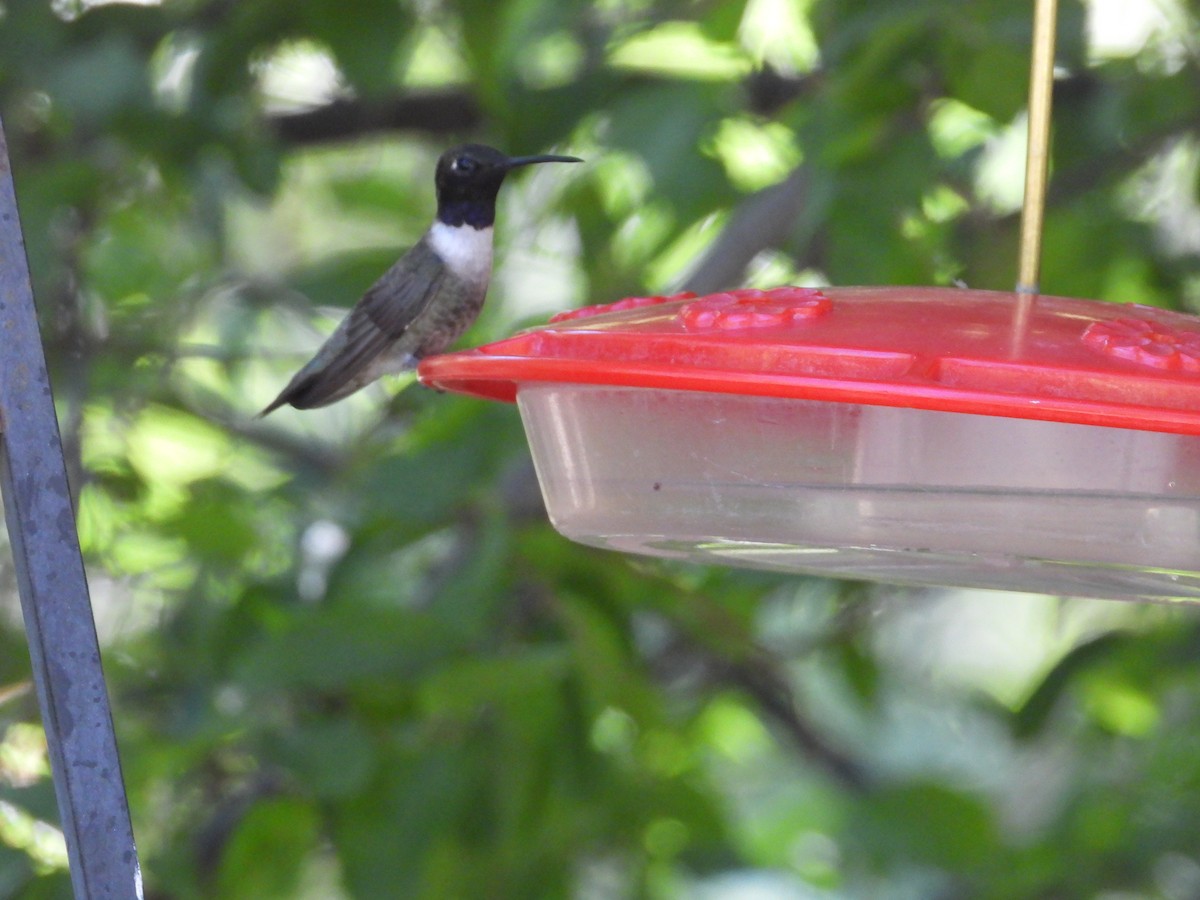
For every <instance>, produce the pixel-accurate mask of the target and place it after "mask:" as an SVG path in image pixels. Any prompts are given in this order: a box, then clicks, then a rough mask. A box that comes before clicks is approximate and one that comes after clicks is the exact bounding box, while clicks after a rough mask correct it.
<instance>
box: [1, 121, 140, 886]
mask: <svg viewBox="0 0 1200 900" xmlns="http://www.w3.org/2000/svg"><path fill="white" fill-rule="evenodd" d="M0 426H2V431H0V490H2V491H3V494H4V514H5V519H6V523H7V526H8V536H9V542H10V543H11V544H12V551H13V562H14V564H15V566H16V573H17V584H18V587H19V588H20V592H21V608H22V611H23V612H24V615H25V631H26V634H27V636H28V638H29V655H30V657H31V659H32V661H33V677H34V680H35V682H36V683H37V692H38V701H39V702H40V704H41V709H42V724H43V726H44V727H45V729H46V742H47V744H48V745H49V748H50V764H51V767H52V768H53V771H54V788H55V791H56V792H57V795H58V809H59V813H60V815H61V817H62V830H63V833H64V834H65V835H66V838H67V854H68V856H69V858H70V864H71V883H72V884H73V885H74V888H75V896H76V897H77V898H79V900H92V898H113V900H118V898H120V900H127V898H140V897H141V896H142V880H141V873H140V871H139V869H138V858H137V850H136V849H135V847H134V843H133V828H132V826H131V825H130V821H129V804H128V801H127V800H126V797H125V784H124V781H123V779H122V777H121V763H120V760H119V759H118V757H117V739H116V735H115V734H114V733H113V723H112V713H111V712H110V711H109V706H108V694H107V692H106V690H105V685H104V672H103V670H102V669H101V667H100V647H99V644H98V643H97V641H96V626H95V622H94V621H93V619H92V604H91V600H90V598H89V597H88V588H87V581H86V579H85V577H84V571H83V557H82V556H81V555H80V551H79V536H78V533H77V532H76V530H75V514H74V511H73V510H72V508H71V495H70V491H69V490H68V488H67V470H66V463H65V461H64V459H63V450H62V440H61V437H60V435H59V430H58V420H57V418H56V417H55V413H54V398H53V396H52V395H51V393H50V378H49V376H48V374H47V372H46V358H45V354H44V352H43V350H42V341H41V335H40V333H39V332H38V323H37V313H36V311H35V309H34V306H33V290H32V288H31V286H30V282H29V263H28V261H27V260H26V257H25V246H24V242H23V240H22V238H21V223H20V219H19V218H18V215H17V200H16V195H15V193H14V191H13V180H12V171H11V166H10V163H9V157H8V143H7V141H6V140H5V137H4V126H3V124H2V123H0Z"/></svg>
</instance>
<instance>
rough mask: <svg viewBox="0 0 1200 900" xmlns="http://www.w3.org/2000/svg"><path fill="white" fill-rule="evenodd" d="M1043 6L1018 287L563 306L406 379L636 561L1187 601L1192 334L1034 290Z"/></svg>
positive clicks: (1196, 471) (566, 527)
mask: <svg viewBox="0 0 1200 900" xmlns="http://www.w3.org/2000/svg"><path fill="white" fill-rule="evenodd" d="M1054 20H1055V8H1054V0H1038V5H1037V10H1036V13H1035V28H1034V52H1033V64H1032V77H1031V89H1030V116H1029V119H1030V139H1029V155H1028V163H1027V169H1026V202H1025V208H1024V213H1023V217H1022V246H1021V259H1020V280H1019V287H1018V290H1017V291H1016V292H1014V293H1000V292H990V291H978V290H967V289H957V288H909V287H879V288H822V289H819V290H818V289H812V288H797V287H783V288H776V289H774V290H766V291H760V290H734V291H729V292H725V293H719V294H711V295H708V296H703V297H697V296H694V295H692V294H680V295H675V296H671V297H641V298H630V299H627V300H622V301H620V302H617V303H612V304H608V305H601V306H593V307H588V308H585V309H582V310H573V311H571V312H567V313H562V314H559V315H558V316H556V317H554V319H552V320H551V322H550V323H549V324H548V325H546V326H544V327H541V328H537V329H533V330H530V331H527V332H524V333H521V334H518V335H516V336H514V337H511V338H508V339H506V340H501V341H498V342H496V343H492V344H489V345H487V346H484V347H481V348H478V349H474V350H469V351H465V352H460V353H453V354H448V355H443V356H435V357H430V358H428V359H426V360H425V361H424V362H423V363H422V364H421V367H420V370H419V372H420V377H421V379H422V381H423V382H424V383H426V384H429V385H432V386H435V387H438V388H442V389H445V390H450V391H457V392H460V393H464V394H470V395H474V396H479V397H486V398H490V399H495V400H503V401H513V400H515V401H516V403H517V405H518V407H519V408H520V411H521V415H522V419H523V422H524V424H525V428H526V433H527V435H528V438H529V443H530V446H531V450H532V454H533V460H534V463H535V466H536V468H537V472H538V477H539V481H540V483H541V487H542V493H543V496H544V498H545V502H546V506H547V510H548V512H549V515H550V518H551V521H552V522H553V523H554V525H555V527H556V528H558V530H559V531H561V532H562V533H563V534H564V535H566V536H567V537H570V538H572V539H575V540H578V541H582V542H584V543H588V544H595V545H598V546H603V547H609V548H613V549H617V550H623V551H630V552H636V553H645V554H651V555H655V556H661V557H667V558H675V559H690V560H696V561H707V562H720V563H729V564H735V565H745V566H753V567H759V568H771V569H782V570H788V571H797V572H805V573H815V574H822V575H831V576H838V577H852V578H865V579H871V580H879V581H887V582H896V583H909V584H919V585H957V586H974V587H987V588H998V589H1006V590H1024V591H1038V592H1045V593H1057V594H1070V595H1082V596H1092V597H1111V598H1119V599H1131V600H1174V599H1182V600H1193V601H1200V317H1195V316H1189V315H1184V314H1181V313H1175V312H1169V311H1166V310H1161V309H1156V308H1150V307H1143V306H1137V305H1132V304H1117V303H1106V302H1099V301H1093V300H1079V299H1069V298H1064V297H1052V296H1045V295H1041V294H1039V293H1038V291H1037V286H1036V285H1037V280H1038V253H1039V247H1040V243H1041V227H1042V226H1041V223H1042V210H1043V207H1044V198H1045V183H1046V158H1047V153H1046V146H1047V142H1048V135H1049V110H1050V92H1051V86H1052V78H1053V72H1052V63H1053V42H1054V27H1055V22H1054Z"/></svg>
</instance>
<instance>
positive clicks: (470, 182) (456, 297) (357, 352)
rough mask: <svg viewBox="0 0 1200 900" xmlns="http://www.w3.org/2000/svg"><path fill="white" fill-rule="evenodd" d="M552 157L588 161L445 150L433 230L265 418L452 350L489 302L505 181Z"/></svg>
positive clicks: (324, 400) (472, 147)
mask: <svg viewBox="0 0 1200 900" xmlns="http://www.w3.org/2000/svg"><path fill="white" fill-rule="evenodd" d="M549 162H564V163H566V162H583V160H581V159H579V158H578V157H575V156H554V155H543V156H506V155H505V154H503V153H501V152H500V151H499V150H496V149H494V148H492V147H487V146H485V145H483V144H464V145H462V146H461V147H455V148H454V149H452V150H448V151H446V152H445V153H443V154H442V156H441V157H440V158H439V159H438V163H437V172H436V175H435V177H434V183H435V186H436V189H437V218H436V219H434V222H433V224H432V225H431V226H430V227H429V230H428V231H426V232H425V234H424V235H422V236H421V239H420V240H419V241H418V242H417V243H416V244H415V245H414V246H413V248H412V249H411V250H409V251H408V252H407V253H405V254H404V255H403V256H401V257H400V259H399V260H397V261H396V263H395V264H394V265H393V266H392V267H391V268H390V269H388V270H387V271H386V272H384V273H383V275H381V276H380V277H379V280H378V281H376V282H375V283H374V284H373V285H371V287H370V288H368V289H367V292H366V293H365V294H363V296H362V299H360V300H359V301H358V303H357V304H355V306H354V308H353V309H352V310H350V312H349V313H348V314H347V315H346V318H345V319H343V320H342V323H341V324H340V325H338V327H337V329H336V330H335V331H334V332H333V334H332V335H330V336H329V339H328V340H326V341H325V343H324V344H323V345H322V346H321V349H320V350H318V351H317V354H316V356H314V357H313V358H312V359H311V360H310V361H309V362H308V364H307V365H305V366H304V367H303V368H302V369H301V370H300V371H299V372H297V373H296V374H295V375H294V376H292V380H291V381H289V382H288V384H287V386H286V387H285V388H284V389H283V390H282V391H280V393H279V396H278V397H276V398H275V399H274V400H272V401H271V403H270V404H268V405H267V407H266V408H265V409H264V410H263V411H262V412H261V413H259V416H265V415H267V413H269V412H271V411H272V410H275V409H277V408H279V407H280V406H283V405H284V404H285V403H290V404H291V405H292V406H294V407H295V408H296V409H312V408H314V407H318V406H327V405H328V404H330V403H333V402H335V401H337V400H341V399H342V398H343V397H347V396H349V395H350V394H353V393H354V392H355V391H357V390H358V389H359V388H362V387H365V386H366V385H368V384H370V383H371V382H372V381H375V380H376V379H377V378H379V377H380V376H382V375H387V374H394V373H397V372H403V371H405V370H407V369H412V368H415V367H416V365H417V363H418V362H419V361H420V360H421V358H422V357H425V356H429V355H431V354H434V353H441V352H442V351H443V350H445V349H446V348H447V347H448V346H450V344H451V343H453V342H454V340H455V339H456V338H457V337H458V336H459V335H460V334H462V333H463V331H465V330H466V328H467V326H469V325H470V324H471V323H472V322H474V321H475V318H476V317H477V316H478V315H479V310H480V309H481V308H482V307H483V299H484V296H485V295H486V294H487V289H488V282H489V280H490V279H491V275H492V225H493V223H494V222H495V219H496V195H497V194H498V193H499V192H500V185H501V184H503V183H504V178H505V176H506V175H508V173H509V172H511V171H512V170H513V169H516V168H519V167H520V166H528V165H532V164H534V163H549Z"/></svg>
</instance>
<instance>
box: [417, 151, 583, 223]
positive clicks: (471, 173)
mask: <svg viewBox="0 0 1200 900" xmlns="http://www.w3.org/2000/svg"><path fill="white" fill-rule="evenodd" d="M544 162H583V160H581V159H579V158H578V157H575V156H505V155H504V154H503V153H501V152H500V151H499V150H496V149H494V148H492V147H487V146H485V145H483V144H463V145H462V146H461V147H455V148H454V149H453V150H447V151H446V152H445V153H443V154H442V157H441V159H439V160H438V164H437V176H436V184H437V198H438V221H441V222H444V223H446V224H447V225H470V226H471V227H472V228H487V227H488V226H490V225H491V224H492V222H493V221H495V218H496V194H498V193H499V192H500V185H501V184H503V183H504V176H505V175H507V174H508V173H509V172H511V171H512V170H513V169H515V168H517V167H518V166H528V165H531V164H533V163H544Z"/></svg>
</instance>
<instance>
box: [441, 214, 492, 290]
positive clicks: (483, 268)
mask: <svg viewBox="0 0 1200 900" xmlns="http://www.w3.org/2000/svg"><path fill="white" fill-rule="evenodd" d="M429 247H430V249H432V250H433V252H434V253H436V254H437V255H438V257H439V258H440V259H441V260H442V262H444V263H445V264H446V268H448V269H449V270H450V271H451V272H452V273H453V274H454V275H455V276H456V277H458V278H460V279H462V280H463V281H465V282H467V283H468V284H476V285H478V284H486V283H487V281H488V279H489V278H491V275H492V228H491V226H490V225H489V226H488V227H486V228H473V227H471V226H470V225H447V224H446V223H445V222H441V221H438V222H434V223H433V227H431V228H430V229H429Z"/></svg>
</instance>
